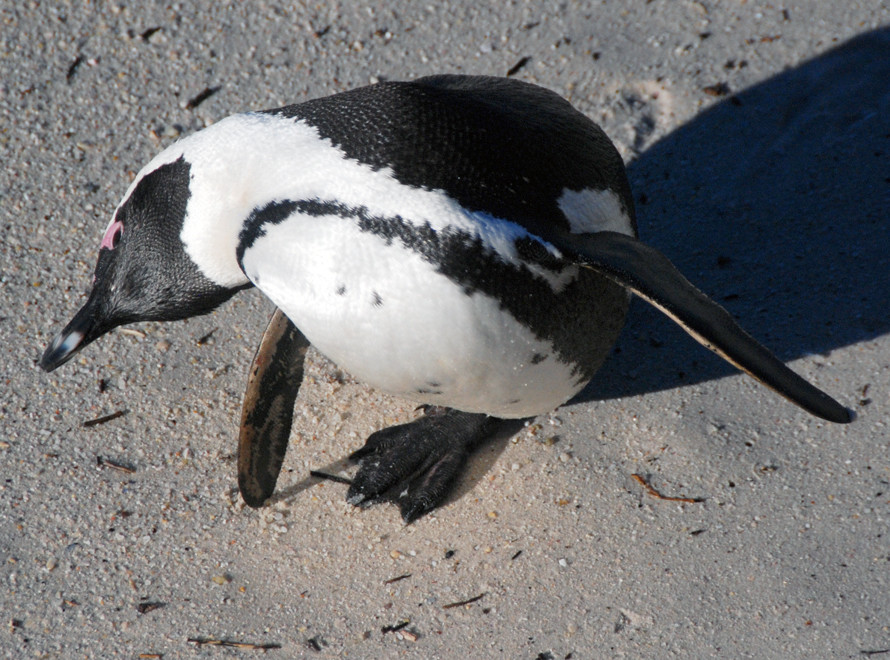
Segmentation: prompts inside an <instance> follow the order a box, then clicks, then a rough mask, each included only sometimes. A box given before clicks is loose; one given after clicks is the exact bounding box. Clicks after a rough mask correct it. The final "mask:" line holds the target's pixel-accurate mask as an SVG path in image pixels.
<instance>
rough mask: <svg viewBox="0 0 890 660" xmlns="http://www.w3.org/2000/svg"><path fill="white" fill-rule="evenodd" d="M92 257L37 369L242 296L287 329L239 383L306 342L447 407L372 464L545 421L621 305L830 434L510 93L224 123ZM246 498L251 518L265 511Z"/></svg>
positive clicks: (626, 207) (333, 99)
mask: <svg viewBox="0 0 890 660" xmlns="http://www.w3.org/2000/svg"><path fill="white" fill-rule="evenodd" d="M101 248H102V249H100V256H99V263H98V265H97V269H96V283H95V286H94V290H93V293H92V295H91V297H90V300H89V301H88V302H87V304H86V305H85V307H84V309H83V310H81V312H80V313H78V315H77V316H76V317H75V319H74V320H73V321H72V322H71V323H70V324H69V326H68V327H67V328H66V329H65V331H63V333H62V334H60V335H59V337H57V339H56V340H55V341H54V342H53V344H52V345H51V346H50V347H49V348H48V349H47V351H46V353H45V355H44V357H43V360H42V362H41V364H42V366H44V368H47V369H52V368H55V367H56V366H58V365H59V364H61V363H62V362H64V361H65V360H67V359H68V358H69V357H70V356H71V355H73V353H74V352H75V351H76V350H79V348H81V347H82V346H84V345H86V344H87V343H89V342H90V341H92V340H93V339H95V338H96V337H98V336H100V335H101V334H103V333H104V332H107V331H108V330H110V329H111V328H112V327H114V326H116V325H120V324H121V323H127V322H131V321H134V320H164V319H175V318H183V317H187V316H191V315H194V314H199V313H204V312H206V311H209V310H210V309H212V308H213V307H215V306H217V305H218V304H220V303H221V302H223V301H224V300H226V299H228V298H229V297H230V296H231V295H233V294H234V293H235V292H237V291H238V290H240V289H241V288H243V287H245V286H249V285H251V284H253V285H255V286H257V287H258V288H259V289H261V290H262V291H263V293H264V294H266V295H267V296H268V297H269V298H270V299H271V300H272V301H273V302H274V303H275V304H276V305H277V306H278V307H279V309H280V310H281V311H282V312H283V313H284V315H286V317H287V319H289V321H285V320H282V319H283V317H279V318H278V320H277V321H276V320H274V319H273V323H272V324H271V325H270V330H269V331H268V332H267V338H266V339H264V342H263V347H261V349H260V354H262V356H263V360H259V359H258V361H257V363H258V364H261V365H266V366H268V365H269V364H272V363H274V362H275V359H276V357H277V358H279V359H283V360H285V361H291V362H293V361H297V360H298V358H297V357H295V356H296V355H297V353H299V360H300V361H301V358H302V355H303V353H304V350H302V349H303V348H304V347H305V345H306V344H307V342H311V343H312V344H313V345H315V346H316V347H317V348H318V349H319V350H320V351H321V352H322V353H324V354H325V355H327V356H328V357H329V358H331V359H332V360H333V361H335V362H336V363H337V364H339V365H340V366H341V367H342V368H344V369H345V370H347V371H349V372H350V373H352V374H353V375H354V376H356V377H357V378H359V379H360V380H363V381H365V382H367V383H368V384H370V385H373V386H376V387H379V388H381V389H383V390H386V391H388V392H391V393H394V394H398V395H402V396H406V397H408V398H412V399H415V400H417V401H420V402H423V403H427V404H432V405H435V406H442V407H445V408H448V409H453V410H452V411H451V416H450V417H449V416H448V415H446V416H445V419H446V421H442V420H441V419H437V418H436V417H435V416H434V417H432V418H425V419H432V420H433V421H428V422H423V424H425V425H426V426H424V427H423V428H421V426H423V424H421V425H419V426H415V427H412V426H411V425H408V427H407V428H408V431H405V432H402V431H398V432H396V433H397V434H401V435H400V439H399V442H397V443H395V445H396V449H395V450H393V449H392V445H393V443H391V442H390V441H389V440H387V442H386V443H384V444H386V447H385V448H384V449H379V448H377V447H376V445H375V446H374V447H371V448H369V449H367V452H377V451H396V452H398V451H402V450H401V449H399V447H403V446H404V445H412V446H413V445H416V444H418V443H421V444H423V443H425V442H431V441H430V440H429V438H434V439H437V440H436V445H437V446H438V445H442V444H448V442H450V440H448V438H450V437H452V436H453V437H457V438H459V441H456V442H457V444H458V445H459V449H458V450H455V451H456V454H461V456H465V454H466V451H467V450H468V448H469V447H471V446H473V445H474V444H475V443H476V442H478V440H479V439H480V436H482V435H486V434H488V433H490V431H491V429H490V424H489V423H488V421H487V419H488V416H492V417H496V418H508V417H513V418H517V417H527V416H532V415H536V414H540V413H543V412H547V411H549V410H552V409H553V408H555V407H557V406H558V405H560V404H562V403H564V402H565V401H567V400H568V399H569V398H571V397H572V396H573V395H574V394H575V393H577V392H578V391H579V390H580V389H581V388H583V387H584V385H585V384H586V383H587V382H588V381H589V379H590V378H591V377H592V376H593V374H594V373H595V372H596V370H597V369H598V368H599V366H600V364H601V363H602V361H603V360H604V359H605V357H606V355H607V353H608V352H609V350H610V349H611V347H612V345H613V344H614V342H615V340H616V339H617V337H618V334H619V332H620V330H621V327H622V325H623V322H624V316H625V312H626V310H627V305H628V300H629V291H633V292H636V293H638V294H639V295H641V296H642V297H644V298H645V299H647V300H648V301H649V302H651V303H653V304H655V305H656V306H658V307H660V308H661V309H662V310H663V311H665V312H666V313H668V314H669V315H670V316H671V317H672V318H674V319H675V320H677V321H678V322H679V323H680V324H681V325H683V326H684V327H685V328H686V329H687V330H688V331H689V332H690V333H691V334H693V336H695V337H696V338H697V339H699V341H701V342H702V343H704V344H706V345H708V346H709V347H710V348H712V349H714V350H716V351H717V352H718V353H720V354H721V355H723V356H724V357H726V358H727V359H729V360H730V361H731V362H733V363H734V364H737V365H738V366H740V367H741V368H743V369H745V370H746V371H748V372H749V373H751V374H752V375H754V376H755V377H758V378H759V379H761V380H763V381H764V382H766V383H767V384H768V385H770V386H772V387H774V388H775V389H777V390H779V391H780V393H782V394H784V395H785V396H788V397H789V398H791V399H792V400H795V401H796V402H797V403H799V404H800V405H803V406H804V407H806V408H807V409H808V410H810V411H811V412H814V413H815V414H819V415H821V416H824V417H826V418H830V419H833V421H848V419H849V416H848V413H847V411H846V410H845V409H843V408H842V407H841V406H840V405H839V404H837V403H836V402H834V401H833V400H832V399H830V397H828V396H827V395H825V394H824V393H822V392H820V391H819V390H817V389H816V388H813V387H812V386H811V385H809V384H808V383H806V382H805V381H803V380H802V379H800V378H799V377H797V376H796V375H794V374H793V372H790V371H789V370H788V369H787V368H785V367H784V365H782V364H781V363H780V362H779V361H778V360H776V359H775V358H774V357H772V355H771V354H769V352H768V351H766V349H763V348H762V347H760V346H759V344H757V343H756V342H755V341H754V340H753V339H751V338H750V337H749V336H748V335H746V334H745V333H744V332H743V331H741V329H739V328H738V327H737V326H736V325H735V323H734V322H733V321H732V320H731V318H730V317H729V315H728V314H726V313H725V312H724V311H723V310H722V309H720V308H719V307H718V306H717V305H716V304H714V303H711V302H710V301H708V300H707V299H706V298H705V297H704V296H703V295H702V294H700V293H699V292H698V291H697V290H696V289H694V287H692V286H691V285H690V284H689V283H688V282H686V280H685V279H683V278H682V276H681V275H680V274H679V273H678V272H676V270H675V269H674V268H673V266H671V265H670V262H668V261H667V260H666V259H665V258H664V257H662V256H661V255H660V254H659V253H657V252H655V251H654V250H652V249H651V248H647V247H646V246H644V245H643V244H641V243H639V242H638V241H637V240H636V223H635V219H634V210H633V201H632V197H631V194H630V188H629V185H628V183H627V179H626V175H625V173H624V167H623V164H622V162H621V159H620V156H619V155H618V153H617V151H616V150H615V149H614V147H613V146H612V144H611V142H609V140H608V138H607V137H606V136H605V134H603V132H602V131H601V130H600V129H599V128H598V127H597V126H596V125H595V124H593V122H591V121H590V120H588V119H587V118H586V117H584V116H583V115H582V114H580V113H579V112H577V111H576V110H574V108H572V107H571V105H570V104H569V103H568V102H566V101H565V100H563V99H562V98H560V97H559V96H557V95H556V94H553V93H552V92H549V91H546V90H543V89H541V88H539V87H535V86H533V85H529V84H526V83H521V82H518V81H514V80H508V79H496V78H481V77H462V76H436V77H431V78H423V79H420V80H417V81H414V82H408V83H395V82H393V83H381V84H378V85H374V86H370V87H365V88H361V89H357V90H353V91H351V92H345V93H342V94H337V95H334V96H330V97H326V98H323V99H317V100H314V101H308V102H306V103H303V104H299V105H294V106H288V107H285V108H280V109H277V110H271V111H267V112H260V113H248V114H243V115H234V116H232V117H229V118H227V119H224V120H222V121H220V122H218V123H217V124H215V125H213V126H211V127H209V128H207V129H205V130H203V131H201V132H199V133H196V134H195V135H193V136H190V137H187V138H185V139H183V140H181V141H180V142H178V143H176V144H174V145H172V146H170V147H169V148H168V149H166V150H165V151H163V152H162V153H161V154H160V155H158V156H157V157H156V158H155V159H154V160H152V161H151V162H150V163H149V164H148V165H147V166H146V167H145V168H144V169H143V170H142V171H141V172H140V173H139V175H137V177H136V179H135V180H134V182H133V184H132V185H131V186H130V189H129V190H128V192H127V194H126V195H125V197H124V200H123V202H122V203H121V206H120V207H119V208H118V210H117V211H116V213H115V216H114V218H113V219H112V222H111V224H110V225H109V227H108V229H107V230H106V235H105V237H104V238H103V240H102V244H101ZM264 347H265V348H264ZM273 349H274V350H273ZM264 351H265V353H264ZM301 351H302V352H301ZM258 357H259V356H258ZM266 366H258V367H257V368H256V369H255V371H254V374H253V376H252V380H251V382H252V383H255V384H256V385H255V386H254V385H252V386H251V387H254V391H253V392H249V393H248V394H249V395H248V397H247V400H248V401H251V402H252V403H251V404H250V405H248V403H245V418H244V420H243V421H242V426H243V427H244V428H247V429H248V433H247V436H249V439H248V440H245V437H246V436H245V435H244V428H243V429H242V441H241V452H242V459H243V460H244V461H246V462H245V463H243V464H242V465H241V468H242V475H241V477H242V481H241V485H242V491H243V492H244V491H245V483H244V479H243V478H244V477H245V474H243V473H245V472H246V473H257V472H261V471H263V470H266V471H267V472H268V473H269V475H268V476H269V478H270V479H271V488H274V480H275V478H276V477H277V473H278V470H279V469H280V459H281V458H283V452H284V448H285V447H286V441H287V433H288V432H289V428H290V411H288V412H287V417H286V420H285V421H284V422H282V423H280V424H273V426H277V427H278V428H277V429H276V430H274V432H272V431H263V430H260V431H258V432H257V433H254V431H252V430H251V429H256V428H259V427H262V426H263V424H267V423H271V422H270V421H269V420H265V419H262V420H259V419H258V416H257V415H258V413H257V410H255V409H254V408H255V407H256V406H257V405H259V404H258V402H260V401H263V400H264V399H266V400H267V403H268V400H274V399H275V398H276V397H278V396H284V398H285V399H286V400H287V401H290V403H291V405H292V401H293V397H295V396H296V391H297V388H298V387H299V382H295V383H294V382H290V383H289V384H284V385H282V383H287V380H286V379H285V380H282V377H280V376H276V378H278V380H277V381H276V383H277V384H276V385H274V386H272V385H270V384H269V383H271V382H272V381H271V380H268V381H267V380H266V378H267V377H269V378H271V376H270V375H269V374H266V373H265V372H264V371H263V370H264V369H265V368H266ZM264 383H265V384H264ZM256 388H259V389H256ZM279 407H280V406H279ZM285 407H287V406H285ZM263 410H265V408H263ZM263 415H265V416H267V415H266V413H264V414H263ZM263 415H261V417H262V416H263ZM272 421H273V422H274V420H272ZM421 421H422V420H421ZM415 424H416V423H415ZM257 425H259V426H257ZM432 427H435V428H432ZM440 427H441V428H440ZM396 428H403V427H396ZM389 431H392V429H391V430H389ZM381 433H386V432H381ZM421 436H422V437H421ZM387 437H388V436H387ZM372 440H373V436H372ZM370 444H372V443H371V441H370V440H369V445H370ZM378 444H379V443H378ZM424 446H425V445H424ZM404 451H406V452H409V453H410V452H414V451H416V450H414V449H412V450H404ZM429 451H439V450H438V449H436V448H433V449H430V450H429ZM245 452H246V453H245ZM423 452H426V450H425V449H424V450H423ZM423 452H421V453H423ZM270 453H271V454H275V456H274V457H273V458H274V460H272V461H271V464H268V465H267V463H268V460H267V459H268V456H267V454H270ZM447 453H448V452H446V454H447ZM251 454H252V455H253V456H254V458H253V459H251V460H248V459H247V458H244V457H245V456H247V455H251ZM448 456H449V457H450V458H454V456H453V455H451V454H448ZM460 458H461V457H460V456H458V459H460ZM421 459H423V456H421ZM458 459H455V460H457V461H458V462H461V461H460V460H458ZM393 460H394V461H395V462H399V460H400V459H399V456H398V455H395V457H394V459H393ZM412 460H413V459H412ZM421 462H422V463H423V462H425V461H424V460H421ZM412 465H413V463H412ZM416 467H417V466H413V467H410V468H405V469H401V470H396V472H399V473H400V474H399V475H397V479H396V481H398V480H399V479H408V478H413V476H412V473H413V472H414V471H415V469H416ZM365 472H367V470H365ZM405 472H407V473H408V474H402V473H405ZM247 476H248V477H249V476H250V474H248V475H247ZM254 476H255V475H254ZM360 476H361V474H360ZM372 476H373V478H372V481H375V482H376V481H381V480H382V481H381V483H382V482H388V481H392V480H393V478H394V477H393V475H392V474H388V473H387V474H385V475H382V476H381V475H378V474H374V475H372ZM451 477H453V474H452V475H451ZM451 477H449V479H450V478H451ZM265 481H266V484H265V485H264V486H262V487H259V489H258V492H259V494H258V495H255V496H252V497H248V496H247V495H245V497H246V499H248V502H250V503H253V504H259V503H261V502H262V501H263V500H265V498H266V497H268V495H269V494H271V489H270V486H269V484H268V479H266V480H265ZM390 485H391V484H390ZM440 486H441V485H437V486H436V488H440ZM418 487H419V486H418ZM375 490H376V491H380V490H381V487H380V486H379V484H378V485H375V486H373V487H370V486H369V487H368V488H365V487H364V486H362V487H359V488H356V487H355V486H354V488H353V489H352V490H351V494H352V495H353V499H354V500H356V501H358V500H360V499H364V497H366V496H370V495H376V494H378V492H371V491H375ZM267 491H268V492H267ZM356 491H360V492H358V495H360V497H359V496H356ZM429 499H430V497H429V493H423V494H422V495H421V496H419V500H423V502H421V503H420V504H418V503H417V502H415V503H414V504H412V505H411V506H412V507H413V508H412V509H411V512H412V515H410V516H409V515H408V514H405V516H406V518H409V517H414V514H415V513H417V512H418V511H419V512H421V513H422V511H424V510H428V509H429V508H431V506H434V505H435V504H436V503H437V502H433V503H432V505H428V502H427V500H429ZM418 507H420V509H418ZM421 509H422V510H421ZM404 512H405V508H404V506H403V514H404Z"/></svg>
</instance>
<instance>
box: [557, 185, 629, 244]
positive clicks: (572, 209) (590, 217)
mask: <svg viewBox="0 0 890 660" xmlns="http://www.w3.org/2000/svg"><path fill="white" fill-rule="evenodd" d="M557 204H559V209H560V210H561V211H562V213H563V215H564V216H565V217H566V219H567V220H568V221H569V227H571V231H572V233H573V234H592V233H595V232H598V231H614V232H618V233H620V234H626V235H627V236H633V225H632V223H631V221H630V218H629V217H628V215H627V213H625V212H624V209H623V208H622V206H621V199H620V198H619V197H618V195H617V194H616V193H615V192H614V191H613V190H594V189H593V188H585V189H584V190H569V189H568V188H566V189H565V190H563V191H562V195H560V197H559V199H558V200H557Z"/></svg>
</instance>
